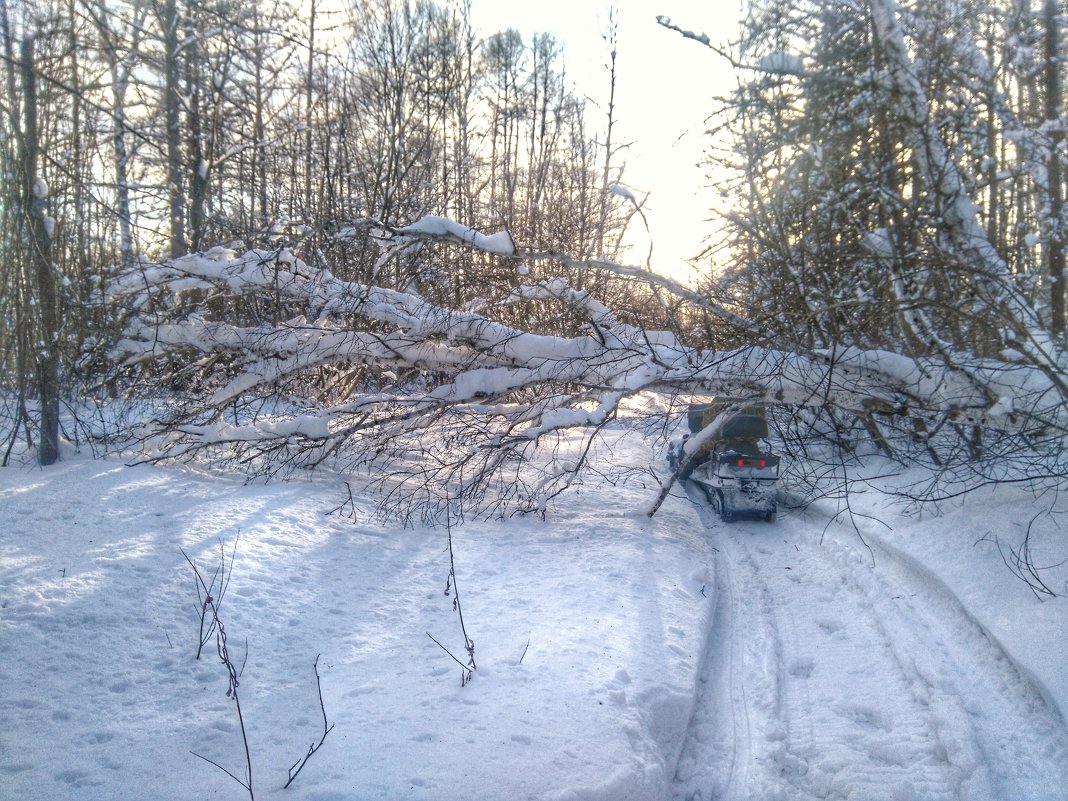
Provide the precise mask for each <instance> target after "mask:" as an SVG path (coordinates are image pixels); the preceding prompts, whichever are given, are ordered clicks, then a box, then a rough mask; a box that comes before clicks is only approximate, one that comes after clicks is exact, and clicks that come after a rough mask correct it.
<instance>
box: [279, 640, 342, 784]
mask: <svg viewBox="0 0 1068 801" xmlns="http://www.w3.org/2000/svg"><path fill="white" fill-rule="evenodd" d="M320 656H322V654H316V655H315V664H314V665H312V668H313V669H314V670H315V686H316V688H317V689H318V690H319V711H320V712H322V713H323V736H322V737H320V738H319V742H317V743H312V744H311V745H309V746H308V753H306V754H305V755H304V756H303V757H302V758H301V759H298V760H297V761H296V762H294V763H293V765H292V767H290V768H289V781H287V782H286V783H285V785H284V786H283V787H282V789H283V790H284V789H286V787H289V785H291V784H292V783H293V780H294V779H295V778H297V774H299V773H300V772H301V771H302V770H304V766H305V765H307V764H308V760H309V759H311V755H312V754H314V753H315V752H316V751H318V750H319V748H320V747H321V746H322V744H323V743H324V742H326V735H328V734H329V733H330V732H331V731H333V729H334V724H333V723H330V722H329V721H327V719H326V706H325V705H324V704H323V683H322V680H321V679H320V678H319V657H320Z"/></svg>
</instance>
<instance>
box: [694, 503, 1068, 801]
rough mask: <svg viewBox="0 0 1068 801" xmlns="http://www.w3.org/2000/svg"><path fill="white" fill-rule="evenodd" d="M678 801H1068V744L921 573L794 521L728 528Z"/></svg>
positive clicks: (973, 626)
mask: <svg viewBox="0 0 1068 801" xmlns="http://www.w3.org/2000/svg"><path fill="white" fill-rule="evenodd" d="M705 522H706V525H707V526H708V527H709V534H710V537H711V538H712V542H713V544H714V545H715V547H716V548H717V549H718V555H717V565H716V579H717V586H718V593H719V596H718V599H717V610H716V614H715V619H714V622H713V624H712V625H713V629H712V632H711V636H710V638H709V643H710V644H709V653H708V654H707V655H706V657H705V667H704V671H703V675H702V679H701V682H700V685H699V688H698V699H697V705H696V708H695V713H694V718H693V720H692V722H691V727H690V734H689V737H688V741H687V743H686V745H685V746H684V750H683V755H682V758H681V759H680V761H679V765H678V770H677V773H676V787H675V794H674V795H675V798H676V799H685V800H686V801H690V799H697V800H700V801H709V800H710V799H719V800H721V801H734V800H735V799H739V800H740V799H761V801H764V800H765V799H816V798H818V799H863V801H883V800H884V799H885V801H911V800H912V799H916V800H917V801H919V800H920V799H923V800H924V801H927V800H928V799H930V800H932V801H933V800H934V799H961V800H962V801H965V800H966V801H987V800H991V801H992V800H993V799H1005V801H1009V799H1012V801H1025V800H1026V799H1035V800H1036V801H1038V799H1042V801H1051V800H1053V799H1066V798H1068V731H1066V729H1065V725H1064V722H1063V720H1062V719H1061V717H1060V715H1059V713H1058V712H1057V711H1056V710H1055V709H1054V708H1053V707H1052V706H1051V705H1049V704H1048V703H1047V702H1046V701H1045V700H1044V698H1043V695H1042V694H1041V693H1040V692H1039V691H1038V689H1037V688H1036V687H1035V686H1033V685H1032V684H1031V683H1030V682H1029V681H1028V679H1027V678H1025V677H1024V675H1023V674H1022V673H1021V672H1020V670H1019V669H1018V668H1017V667H1016V666H1015V665H1014V664H1013V662H1012V661H1011V660H1010V659H1009V658H1008V657H1007V656H1006V655H1005V654H1004V652H1003V651H1002V649H1001V648H1000V647H999V645H998V644H997V643H996V642H995V641H993V640H992V638H990V637H989V636H988V635H987V634H986V633H985V632H984V630H983V629H982V627H981V626H980V625H979V624H978V623H977V622H976V621H975V620H974V619H973V618H972V617H971V616H970V615H969V614H968V612H967V611H966V610H965V609H964V607H963V606H962V605H961V604H960V603H959V601H957V599H956V598H955V597H954V596H953V595H952V594H951V593H950V592H949V591H948V590H947V589H946V588H945V587H944V586H942V585H941V584H940V583H939V582H938V581H937V580H936V579H934V578H933V577H932V576H930V575H929V574H927V573H926V572H925V571H924V570H923V569H922V568H920V567H918V566H915V565H913V564H911V563H908V562H906V561H905V560H903V559H900V558H897V557H895V556H894V555H892V554H890V553H889V552H887V551H885V550H882V549H879V548H877V547H875V546H873V548H872V550H870V551H869V550H868V549H867V548H866V547H865V545H864V544H863V543H862V542H861V541H860V539H859V538H858V537H857V536H856V534H854V533H852V532H847V531H845V530H844V529H841V528H837V527H835V526H832V527H830V528H828V529H827V530H826V531H824V526H823V524H818V523H816V522H813V521H812V520H806V519H804V518H802V517H800V516H797V515H787V516H784V517H783V518H782V519H781V521H780V522H779V523H778V524H777V525H771V526H769V525H767V524H764V523H759V522H743V523H738V524H733V525H726V524H723V523H721V522H719V521H718V520H717V519H715V517H714V515H713V514H712V513H711V510H706V511H705Z"/></svg>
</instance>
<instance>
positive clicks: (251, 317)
mask: <svg viewBox="0 0 1068 801" xmlns="http://www.w3.org/2000/svg"><path fill="white" fill-rule="evenodd" d="M746 10H747V13H746V15H745V17H744V20H743V25H742V28H741V30H739V32H738V34H737V36H736V37H732V39H733V44H732V46H731V47H730V48H729V49H728V50H722V51H717V52H712V50H710V52H709V54H708V58H709V68H710V69H712V68H713V65H714V64H716V63H717V62H718V61H722V60H726V61H728V62H729V63H730V64H731V65H732V67H733V69H734V71H735V74H736V76H737V90H736V91H735V92H733V93H732V94H731V95H730V96H728V97H724V98H722V100H721V102H720V103H719V104H718V106H717V107H715V108H709V109H708V112H709V127H710V134H709V161H710V165H714V167H715V169H714V170H713V174H714V175H717V176H723V175H726V176H727V177H726V178H723V179H717V180H720V184H719V185H718V186H717V187H716V189H717V191H718V192H719V193H720V195H721V197H722V198H725V199H727V200H729V206H730V209H731V210H730V212H729V213H728V215H727V217H726V219H725V226H724V228H723V231H724V236H723V239H722V240H721V241H716V242H711V243H709V248H708V250H707V251H706V254H705V256H704V260H703V261H702V262H701V264H700V266H701V268H702V274H703V275H704V279H703V280H702V281H701V283H700V285H699V286H697V287H694V286H689V285H685V286H684V285H682V284H680V283H678V282H676V281H673V280H671V279H669V278H665V277H663V276H660V275H658V274H656V272H655V267H656V265H655V264H641V265H637V266H629V265H627V264H623V263H621V260H623V259H624V258H625V256H626V251H624V249H623V247H622V237H623V234H624V231H625V229H626V226H627V224H628V222H629V221H630V220H631V218H632V216H633V215H634V214H635V213H636V212H638V211H640V209H639V208H637V206H636V201H635V200H634V198H633V196H630V195H629V193H627V192H626V191H619V190H618V189H614V187H616V186H617V183H618V182H620V181H621V180H623V178H624V176H623V174H622V169H623V164H622V160H621V159H620V158H619V152H618V147H619V142H620V138H619V130H618V127H617V121H616V120H615V118H614V104H613V97H614V92H615V90H616V86H615V75H616V73H615V69H614V68H615V65H616V59H617V57H618V58H625V57H626V56H627V54H626V53H617V50H616V39H615V35H614V32H613V30H612V29H611V26H609V30H606V31H604V32H602V35H601V37H602V43H603V49H604V63H605V65H606V69H605V72H604V86H603V96H602V97H600V98H598V101H599V102H598V103H597V104H596V105H593V104H591V103H590V102H589V101H588V100H587V99H586V98H584V97H582V96H580V95H579V94H578V93H577V92H576V90H575V89H574V88H573V87H571V86H570V85H569V84H568V82H567V80H566V78H565V76H566V74H567V73H566V69H565V58H566V54H565V53H564V52H563V51H562V48H561V45H560V43H559V42H556V41H555V40H554V39H553V38H552V37H551V36H549V35H545V34H539V35H536V36H533V37H532V38H529V39H527V38H524V37H523V36H522V35H520V34H519V33H518V32H516V31H514V30H505V31H500V32H494V33H493V34H492V35H488V36H487V35H485V33H484V32H479V31H476V30H475V29H474V28H473V26H472V21H471V13H470V8H469V6H468V5H467V4H465V3H463V2H445V0H441V2H436V3H435V2H409V1H408V0H375V2H369V3H353V4H350V5H348V6H346V5H345V4H336V3H331V4H327V3H323V2H318V0H313V2H312V3H311V5H310V6H309V5H308V4H306V3H301V4H293V3H290V2H287V0H270V1H269V2H268V1H265V2H255V3H238V2H233V1H232V0H30V2H18V1H17V0H16V2H14V3H13V2H11V0H0V39H2V47H3V54H2V69H0V71H2V73H3V87H2V89H0V97H2V98H3V101H2V108H0V116H2V127H0V171H2V173H3V175H4V187H5V189H4V194H3V197H2V198H0V230H2V231H3V235H2V238H0V256H2V259H0V342H2V348H0V353H2V362H0V384H2V392H3V395H2V403H3V408H4V415H5V419H6V420H7V422H8V424H7V426H6V427H5V428H6V430H7V431H8V432H9V439H8V441H7V443H5V447H6V449H7V451H8V452H10V450H11V448H12V446H13V444H14V443H15V441H16V439H18V438H21V439H23V440H25V441H28V442H32V443H34V444H35V447H37V449H38V456H39V460H40V461H41V463H44V464H47V463H49V462H51V461H54V460H55V458H56V457H57V455H58V443H59V439H60V434H61V433H62V434H63V435H64V436H66V437H68V438H75V437H90V438H94V439H99V438H100V437H103V436H104V435H105V434H107V435H110V436H114V435H115V434H116V433H117V432H116V430H115V429H114V428H112V429H109V430H108V431H102V430H100V427H99V426H96V425H95V424H94V423H93V422H92V420H93V419H104V418H107V419H109V420H115V419H119V420H121V421H122V422H121V424H114V423H113V424H112V425H119V427H121V429H122V433H124V434H125V435H127V438H126V439H125V440H123V446H124V447H129V446H131V444H133V445H136V446H137V447H138V448H140V449H141V452H142V453H143V454H144V456H145V457H146V458H194V457H196V458H205V457H206V458H211V459H212V460H214V461H216V462H218V463H225V464H231V465H235V466H240V467H242V468H243V469H247V470H252V471H253V472H271V471H275V470H280V469H292V468H294V467H308V466H312V465H318V464H323V463H330V464H335V465H342V466H344V467H345V468H347V469H358V468H359V469H362V468H366V469H368V470H369V471H371V472H372V473H373V474H374V475H376V476H378V477H379V480H380V481H381V482H382V486H383V489H384V491H385V493H386V495H387V496H389V495H390V494H391V493H397V494H404V495H405V497H408V498H413V497H415V498H418V497H425V498H429V497H431V496H432V495H433V493H434V491H435V489H434V488H435V487H437V488H440V487H444V486H448V487H451V490H450V491H451V492H453V493H454V497H457V496H458V497H468V498H470V499H471V500H472V502H473V503H484V502H485V501H486V499H487V498H504V499H506V500H505V501H502V502H500V504H499V505H498V506H497V507H496V508H500V509H506V508H542V507H543V505H544V502H545V498H546V497H550V496H552V495H553V494H555V493H556V492H558V491H559V490H560V489H561V488H563V487H566V486H567V485H568V484H570V483H571V481H572V480H573V479H574V477H575V475H577V474H578V472H580V470H581V468H582V463H583V456H584V454H585V452H586V451H585V450H584V449H585V447H586V445H588V442H589V439H588V437H592V436H595V435H596V432H597V431H598V429H599V428H600V427H602V426H604V425H606V424H608V423H609V422H612V421H614V420H616V419H618V418H619V417H621V416H626V415H627V414H628V412H627V408H628V399H630V398H632V397H634V396H636V395H638V394H639V393H659V394H660V396H661V397H663V398H664V399H666V402H665V403H664V405H663V406H662V407H659V408H662V409H663V410H665V411H667V412H669V413H670V410H671V409H672V408H673V406H672V405H673V404H675V403H677V402H684V401H685V400H687V399H688V398H689V397H690V396H691V395H693V394H694V393H701V394H717V395H719V396H721V397H725V398H728V399H731V400H735V401H737V402H738V403H739V404H751V403H760V404H764V405H767V406H769V407H771V408H772V411H773V418H774V420H775V421H776V423H777V425H778V429H779V435H780V436H781V437H782V439H783V442H784V444H785V447H786V448H787V450H788V452H789V455H792V456H794V457H796V460H795V463H797V464H805V465H809V467H806V468H805V469H804V470H802V471H800V472H799V473H798V480H799V482H800V483H801V484H806V483H807V484H810V485H811V486H812V487H813V488H814V491H819V490H818V489H815V487H816V484H817V483H818V481H817V477H819V476H823V475H824V474H825V471H821V470H820V469H812V468H811V465H812V464H817V463H818V464H824V465H825V464H831V463H834V464H845V463H846V461H848V459H850V458H853V456H855V455H857V454H860V453H863V452H865V451H866V450H868V449H870V450H874V451H878V452H881V453H882V454H883V455H884V456H887V457H889V458H892V459H903V460H909V461H910V462H916V463H921V464H924V465H926V466H927V467H929V468H930V470H931V475H932V477H933V478H932V482H931V484H930V485H927V486H926V488H920V489H917V490H916V495H917V497H937V496H938V495H939V494H942V493H945V492H950V491H957V490H959V489H961V488H967V487H971V486H977V485H979V484H982V483H984V482H988V481H997V480H1005V479H1007V478H1009V477H1011V478H1012V479H1013V480H1027V481H1032V482H1035V483H1036V484H1041V483H1043V482H1046V483H1048V482H1054V483H1056V482H1061V481H1063V480H1064V477H1065V476H1066V475H1068V470H1066V464H1065V462H1064V459H1063V456H1062V452H1063V447H1062V442H1063V437H1064V434H1065V426H1066V425H1068V413H1066V411H1065V403H1066V401H1068V373H1066V368H1068V361H1066V356H1065V353H1064V336H1065V306H1064V257H1065V248H1066V231H1068V228H1066V223H1068V220H1066V211H1065V204H1064V192H1065V177H1066V174H1065V170H1064V161H1065V159H1066V158H1068V156H1066V153H1065V148H1066V142H1065V124H1066V120H1065V111H1064V99H1063V86H1064V83H1063V76H1064V72H1065V59H1064V56H1063V54H1064V52H1065V47H1064V36H1065V34H1064V31H1065V27H1066V20H1065V13H1064V9H1063V8H1062V7H1060V5H1059V4H1058V3H1057V2H1056V0H996V2H993V3H983V4H979V3H975V2H972V1H971V0H920V1H919V2H913V3H907V4H906V3H901V2H897V0H857V1H856V2H842V0H752V2H750V3H748V4H747V7H746ZM649 24H650V26H651V27H654V28H655V27H656V25H657V21H656V20H654V19H652V18H651V19H650V21H649ZM659 25H660V28H661V29H664V28H666V29H668V30H670V31H672V32H673V33H674V35H677V36H678V38H679V46H680V47H682V46H686V47H701V46H707V45H708V44H709V40H708V37H707V36H704V35H703V34H702V33H701V32H699V31H692V30H689V29H688V28H687V26H686V24H685V21H684V20H670V19H667V18H660V19H659ZM592 35H596V34H592V33H591V36H592ZM713 49H714V50H716V49H717V48H713ZM695 77H699V76H695ZM702 181H703V178H702V176H701V175H699V174H695V175H694V176H693V183H694V184H695V185H698V184H700V183H701V182H702ZM134 398H138V399H141V400H150V401H151V404H152V406H151V413H150V414H147V415H146V414H145V413H144V411H143V409H144V407H138V408H139V409H141V411H139V412H138V415H140V416H139V417H137V419H136V421H133V418H130V417H128V416H119V417H108V416H107V415H103V414H102V413H100V412H99V409H100V408H101V407H102V406H103V407H106V406H108V405H109V404H112V405H119V404H118V402H119V401H122V402H123V403H129V402H131V401H132V399H134ZM89 401H93V402H94V404H95V405H94V406H93V408H94V409H97V410H98V411H97V412H96V414H95V418H94V415H93V414H87V413H85V412H84V405H85V404H86V403H87V402H89ZM64 408H69V409H70V410H71V412H72V413H71V414H70V415H64V414H61V411H62V409H64ZM76 410H82V411H78V413H77V414H75V413H74V412H75V411H76ZM61 418H62V421H61ZM87 420H88V422H87ZM67 421H70V422H67ZM61 422H62V426H63V427H65V429H66V428H69V430H62V431H61ZM645 423H647V424H648V425H651V426H656V425H660V426H662V427H663V430H665V431H666V430H668V429H667V427H664V421H663V418H659V417H658V418H656V419H654V420H652V421H650V420H645ZM575 429H581V430H585V431H587V432H588V435H587V438H586V439H582V440H581V441H582V442H583V443H586V445H582V446H581V447H579V450H578V456H577V458H575V459H574V460H568V461H566V462H564V461H562V462H561V463H566V464H567V465H568V466H567V467H566V469H560V470H558V471H557V472H555V473H553V474H552V475H551V476H549V477H547V478H545V477H542V478H538V479H531V478H530V477H528V476H525V475H524V474H523V470H522V466H523V464H524V463H525V461H526V459H527V457H528V455H529V452H530V450H531V449H533V448H536V447H539V446H544V445H546V444H547V443H548V444H551V446H552V447H556V446H557V445H559V444H560V443H561V442H562V441H563V439H564V438H563V432H567V431H573V430H575ZM428 436H433V437H434V442H435V443H436V444H435V446H434V447H433V448H430V447H429V446H428V445H427V442H428V440H427V437H428ZM828 449H829V450H828ZM6 458H7V456H6V454H5V460H6ZM1014 471H1015V472H1014ZM830 472H835V471H830ZM835 474H836V475H837V473H835ZM670 480H671V479H670V478H668V479H666V483H668V484H670ZM509 504H513V506H511V507H510V506H509Z"/></svg>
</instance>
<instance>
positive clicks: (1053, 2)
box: [1044, 0, 1068, 336]
mask: <svg viewBox="0 0 1068 801" xmlns="http://www.w3.org/2000/svg"><path fill="white" fill-rule="evenodd" d="M1058 10H1059V9H1058V2H1057V0H1046V6H1045V13H1044V17H1045V29H1046V30H1045V33H1046V47H1045V51H1046V52H1045V61H1046V122H1047V125H1048V126H1049V132H1050V134H1049V137H1050V141H1049V161H1048V163H1047V170H1046V172H1047V179H1048V181H1049V222H1050V231H1049V241H1048V244H1047V249H1048V258H1047V262H1048V271H1049V291H1050V332H1051V333H1052V334H1053V335H1054V336H1061V335H1062V334H1063V333H1064V325H1065V319H1064V318H1065V310H1064V258H1065V257H1064V251H1065V245H1066V241H1068V236H1066V232H1065V230H1064V220H1063V216H1064V214H1063V211H1064V187H1063V185H1062V183H1061V182H1062V180H1063V179H1062V174H1061V157H1060V148H1061V146H1062V144H1063V143H1064V123H1063V121H1062V115H1063V113H1064V108H1063V103H1064V98H1063V97H1061V73H1060V69H1061V68H1060V61H1061V59H1060V36H1059V33H1060V31H1059V25H1058V16H1057V14H1058Z"/></svg>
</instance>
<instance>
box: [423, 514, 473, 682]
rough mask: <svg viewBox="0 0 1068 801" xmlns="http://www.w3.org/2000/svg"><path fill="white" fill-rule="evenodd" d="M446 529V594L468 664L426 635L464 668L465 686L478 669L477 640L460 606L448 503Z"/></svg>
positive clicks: (427, 634) (461, 674) (462, 678)
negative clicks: (447, 546)
mask: <svg viewBox="0 0 1068 801" xmlns="http://www.w3.org/2000/svg"><path fill="white" fill-rule="evenodd" d="M445 530H446V532H447V533H448V537H449V577H448V578H447V579H445V595H446V596H448V595H451V596H452V608H453V609H455V610H456V615H457V617H459V618H460V631H461V632H463V635H464V649H465V650H466V651H467V664H464V663H463V662H461V661H460V660H459V659H457V658H456V656H455V655H454V654H453V653H452V651H450V650H449V649H448V648H446V647H445V646H444V645H442V644H441V643H440V642H439V641H438V640H437V638H435V637H434V635H432V634H431V633H430V632H429V631H428V632H427V633H426V636H427V637H429V638H430V639H432V640H433V641H434V642H435V643H437V645H438V647H439V648H441V650H442V651H444V652H445V653H447V654H448V655H449V656H451V657H452V659H453V661H454V662H456V664H458V665H459V666H460V667H461V668H463V670H462V672H461V673H460V686H461V687H464V686H466V685H467V683H468V682H469V681H471V679H472V678H473V677H474V673H475V670H476V669H477V668H476V666H475V641H474V640H472V639H471V638H470V637H468V636H467V627H466V626H465V625H464V612H463V609H462V608H461V607H460V588H459V587H457V586H456V557H455V556H454V554H453V550H452V515H451V514H450V512H449V506H448V505H446V507H445Z"/></svg>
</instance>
